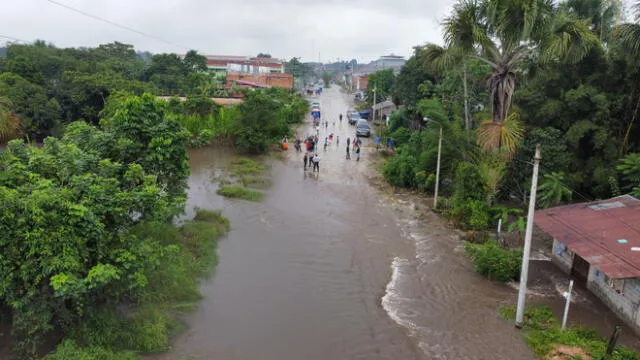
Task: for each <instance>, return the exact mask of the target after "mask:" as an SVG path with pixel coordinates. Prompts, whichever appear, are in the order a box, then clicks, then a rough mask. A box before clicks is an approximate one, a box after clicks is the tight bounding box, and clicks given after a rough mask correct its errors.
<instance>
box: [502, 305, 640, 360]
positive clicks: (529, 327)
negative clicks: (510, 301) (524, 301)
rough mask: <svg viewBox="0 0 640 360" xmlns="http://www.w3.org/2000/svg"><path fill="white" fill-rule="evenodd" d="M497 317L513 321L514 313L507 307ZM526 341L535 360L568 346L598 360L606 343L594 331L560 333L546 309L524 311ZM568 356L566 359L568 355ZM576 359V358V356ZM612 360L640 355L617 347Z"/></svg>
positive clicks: (637, 358) (634, 358)
mask: <svg viewBox="0 0 640 360" xmlns="http://www.w3.org/2000/svg"><path fill="white" fill-rule="evenodd" d="M500 315H502V317H503V318H505V319H507V320H511V321H512V320H515V317H516V309H515V307H513V306H507V307H503V308H501V309H500ZM523 331H524V337H525V341H526V342H527V345H529V347H530V348H531V350H532V351H533V353H534V355H535V356H536V358H538V359H545V358H546V357H547V356H549V355H550V354H553V353H557V352H558V349H559V347H561V346H563V345H564V346H568V347H571V348H573V349H574V350H581V351H580V352H582V353H586V354H588V355H589V356H590V357H591V358H592V359H598V360H599V359H601V358H602V357H603V356H604V354H605V351H606V348H607V341H606V340H605V339H602V338H600V337H599V336H598V335H597V334H596V332H595V331H594V330H591V329H584V328H567V329H566V330H565V331H562V330H561V329H560V323H559V321H558V320H556V319H555V318H554V316H553V313H552V312H551V309H550V308H549V307H548V306H546V305H539V306H532V307H529V308H527V309H526V310H525V313H524V319H523ZM567 356H569V355H567ZM576 356H579V355H576ZM576 356H573V357H561V358H564V359H578V358H580V357H576ZM610 359H611V360H640V355H639V354H637V353H635V352H633V351H631V350H629V349H626V348H624V347H622V346H617V347H616V349H615V350H614V352H613V355H612V357H611V358H610Z"/></svg>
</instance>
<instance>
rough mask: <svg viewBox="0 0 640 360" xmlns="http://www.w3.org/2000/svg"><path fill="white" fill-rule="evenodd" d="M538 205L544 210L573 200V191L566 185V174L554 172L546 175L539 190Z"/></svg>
mask: <svg viewBox="0 0 640 360" xmlns="http://www.w3.org/2000/svg"><path fill="white" fill-rule="evenodd" d="M538 190H539V191H540V192H539V193H538V203H539V204H540V206H542V207H543V208H548V207H549V206H553V205H558V204H560V203H561V202H562V201H563V200H567V201H569V200H571V195H572V194H573V191H571V189H569V188H568V187H567V186H566V185H565V184H564V173H562V172H555V171H554V172H552V173H550V174H544V177H543V180H542V185H540V188H539V189H538Z"/></svg>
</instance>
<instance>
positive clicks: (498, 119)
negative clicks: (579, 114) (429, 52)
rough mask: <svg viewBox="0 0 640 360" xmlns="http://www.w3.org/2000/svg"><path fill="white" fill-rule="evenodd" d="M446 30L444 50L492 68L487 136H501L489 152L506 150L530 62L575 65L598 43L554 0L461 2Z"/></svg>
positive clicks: (583, 24)
mask: <svg viewBox="0 0 640 360" xmlns="http://www.w3.org/2000/svg"><path fill="white" fill-rule="evenodd" d="M443 25H444V40H445V49H448V50H449V51H450V52H451V53H458V52H463V53H464V56H463V58H465V57H469V56H471V57H475V58H477V59H479V60H481V61H483V62H485V63H487V64H488V65H489V66H491V69H492V71H491V74H490V76H489V78H488V80H487V86H488V88H489V93H490V95H489V103H490V105H491V121H490V122H488V123H485V124H484V126H485V127H487V129H488V130H486V131H485V134H486V133H488V132H496V133H497V134H495V135H494V136H491V138H492V139H494V142H493V143H491V144H488V145H490V146H489V147H490V148H499V147H501V146H503V144H502V142H501V141H502V139H503V138H504V136H501V135H500V134H501V133H502V132H503V131H504V129H503V126H504V124H505V122H506V121H507V119H509V114H510V108H511V105H512V102H513V94H514V92H515V89H516V73H517V72H518V70H519V69H520V68H521V66H522V65H523V64H524V63H525V62H526V61H530V60H538V61H541V62H551V61H565V62H570V63H575V62H578V61H580V60H582V59H583V58H584V57H585V56H586V55H587V54H588V53H589V51H590V50H591V48H592V47H593V46H595V45H597V44H598V39H597V37H596V36H595V35H594V34H593V33H592V32H591V31H590V29H589V25H588V20H579V19H574V18H570V17H566V16H561V15H560V13H559V11H558V10H557V8H556V7H555V6H554V5H553V1H552V0H460V1H459V2H457V3H456V4H455V5H454V9H453V13H452V15H451V16H449V17H448V18H446V19H445V20H444V23H443ZM444 53H446V52H443V54H444ZM453 58H454V57H452V56H449V59H453ZM447 61H449V62H451V61H452V60H447ZM443 62H444V61H443ZM511 128H512V129H518V128H517V126H515V125H514V126H511ZM518 131H519V132H520V133H521V132H522V131H521V128H520V129H518ZM510 137H512V138H513V137H514V136H510Z"/></svg>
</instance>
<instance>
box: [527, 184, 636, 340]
mask: <svg viewBox="0 0 640 360" xmlns="http://www.w3.org/2000/svg"><path fill="white" fill-rule="evenodd" d="M535 223H536V225H538V226H539V227H540V228H541V229H542V230H544V231H545V232H546V233H548V234H549V235H551V236H552V237H553V248H552V256H551V259H552V261H553V262H554V263H555V264H556V265H557V266H559V267H560V269H562V270H563V271H564V272H566V273H567V274H570V275H571V276H572V277H573V278H574V279H576V281H578V282H580V283H582V284H583V285H585V286H586V287H587V288H588V289H589V290H590V291H591V292H593V293H594V294H595V295H596V296H597V297H598V298H600V299H601V300H602V301H603V302H604V303H605V304H606V305H607V306H608V307H609V308H610V309H611V310H612V311H613V312H615V313H616V314H617V315H618V316H619V317H620V318H621V319H622V320H624V321H625V322H626V323H627V324H628V325H629V326H630V327H631V328H633V329H634V330H635V331H636V332H637V333H639V334H640V200H638V199H636V198H634V197H632V196H629V195H624V196H618V197H615V198H612V199H608V200H602V201H595V202H590V203H581V204H572V205H566V206H559V207H555V208H550V209H545V210H539V211H536V213H535Z"/></svg>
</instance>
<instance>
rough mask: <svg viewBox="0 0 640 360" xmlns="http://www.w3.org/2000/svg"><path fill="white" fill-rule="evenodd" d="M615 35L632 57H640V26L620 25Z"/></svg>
mask: <svg viewBox="0 0 640 360" xmlns="http://www.w3.org/2000/svg"><path fill="white" fill-rule="evenodd" d="M613 33H614V34H615V37H616V39H617V40H618V41H620V44H621V45H622V46H623V48H624V49H625V51H626V52H627V53H628V54H629V55H630V56H632V57H640V24H632V23H627V24H620V25H618V26H617V27H616V31H614V32H613Z"/></svg>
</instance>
